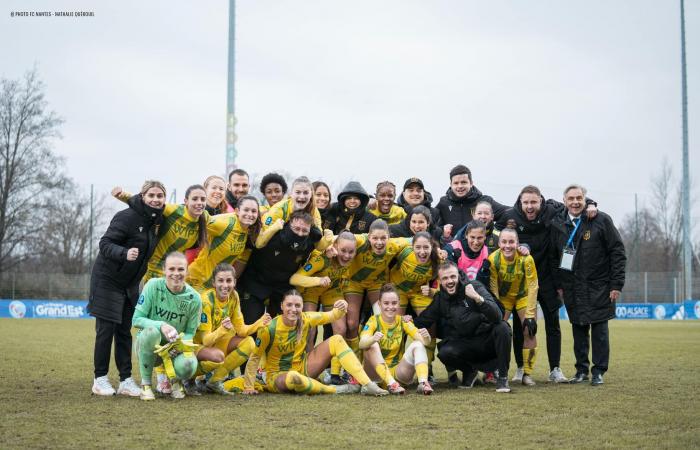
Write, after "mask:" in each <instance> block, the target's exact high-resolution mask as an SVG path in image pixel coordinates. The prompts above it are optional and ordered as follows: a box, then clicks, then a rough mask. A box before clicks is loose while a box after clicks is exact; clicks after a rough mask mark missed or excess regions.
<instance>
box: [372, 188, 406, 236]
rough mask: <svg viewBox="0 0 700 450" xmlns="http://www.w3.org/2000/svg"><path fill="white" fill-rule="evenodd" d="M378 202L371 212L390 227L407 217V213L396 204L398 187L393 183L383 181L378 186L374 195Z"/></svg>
mask: <svg viewBox="0 0 700 450" xmlns="http://www.w3.org/2000/svg"><path fill="white" fill-rule="evenodd" d="M374 197H375V198H376V200H375V201H374V202H372V201H370V205H372V203H374V204H373V205H372V206H371V208H370V210H369V212H371V213H372V214H374V215H375V216H376V217H378V218H380V219H383V220H384V221H385V222H386V223H388V224H389V226H391V225H394V224H397V223H401V221H402V220H403V219H404V218H405V217H406V211H404V209H403V208H402V207H400V206H399V205H397V204H396V203H394V200H395V199H396V186H395V185H394V183H392V182H391V181H382V182H380V183H378V184H377V191H376V192H375V194H374Z"/></svg>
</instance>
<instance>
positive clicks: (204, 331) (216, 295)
mask: <svg viewBox="0 0 700 450" xmlns="http://www.w3.org/2000/svg"><path fill="white" fill-rule="evenodd" d="M212 279H213V280H214V289H208V290H206V291H204V292H202V317H201V323H200V325H199V329H198V330H197V334H196V335H195V339H194V342H195V343H196V344H201V345H203V347H202V348H201V349H200V350H199V351H198V352H197V359H198V360H199V362H200V367H201V368H202V371H203V372H212V371H213V373H212V375H211V378H210V379H209V381H208V382H207V389H208V390H210V391H212V392H217V393H219V394H224V395H227V394H230V392H228V391H227V390H226V389H225V388H224V384H223V380H224V379H225V378H226V377H227V376H228V374H229V373H230V372H231V371H233V370H234V369H236V368H237V367H239V366H240V365H241V364H243V363H244V362H246V361H247V360H248V356H250V353H251V352H252V351H253V348H254V347H255V342H254V341H253V338H252V337H251V336H252V335H253V334H255V332H256V331H258V329H260V328H261V327H264V326H265V325H267V324H269V323H270V321H271V320H272V318H271V317H270V315H269V314H267V313H265V314H264V315H263V316H262V317H261V318H260V319H258V320H257V321H256V322H255V323H254V324H252V325H246V324H245V322H244V321H243V313H241V302H240V299H239V298H238V293H237V292H236V291H235V290H234V288H235V287H236V272H235V270H234V269H233V266H231V264H228V263H221V264H218V265H217V266H216V268H214V273H213V275H212Z"/></svg>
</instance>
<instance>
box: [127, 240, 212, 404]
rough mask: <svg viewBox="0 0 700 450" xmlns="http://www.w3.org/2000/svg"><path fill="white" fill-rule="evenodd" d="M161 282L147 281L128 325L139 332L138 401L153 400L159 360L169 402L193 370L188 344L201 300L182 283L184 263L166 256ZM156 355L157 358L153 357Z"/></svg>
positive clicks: (192, 348)
mask: <svg viewBox="0 0 700 450" xmlns="http://www.w3.org/2000/svg"><path fill="white" fill-rule="evenodd" d="M163 269H164V272H165V277H164V278H153V279H151V280H148V282H147V283H146V285H145V286H144V288H143V292H141V295H140V297H139V300H138V302H137V304H136V311H135V312H134V318H133V321H132V325H133V326H134V327H135V328H138V329H139V332H138V334H137V335H136V349H137V352H138V358H139V369H140V371H141V399H142V400H153V399H154V398H155V396H154V395H153V391H152V390H151V378H152V374H153V367H154V365H156V364H158V365H159V364H160V361H158V359H162V360H163V365H164V366H165V369H166V373H167V375H168V377H169V378H170V379H171V382H172V394H171V396H172V397H173V398H183V397H184V396H185V393H184V389H183V387H182V383H181V382H180V380H187V379H190V378H191V377H192V376H193V375H194V373H195V371H196V370H197V357H196V356H195V355H194V351H195V348H196V346H195V345H194V344H192V338H193V337H194V334H195V332H196V331H197V327H198V326H199V319H200V315H201V313H202V300H201V298H200V296H199V294H198V293H197V291H195V290H194V289H193V288H192V287H190V286H189V285H188V284H187V283H185V278H186V277H187V259H186V258H185V255H183V254H182V253H179V252H173V253H170V254H169V255H168V256H167V257H166V258H165V263H164V264H163ZM156 353H157V354H156Z"/></svg>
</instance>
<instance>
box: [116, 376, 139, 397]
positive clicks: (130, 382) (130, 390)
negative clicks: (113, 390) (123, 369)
mask: <svg viewBox="0 0 700 450" xmlns="http://www.w3.org/2000/svg"><path fill="white" fill-rule="evenodd" d="M117 394H119V395H128V396H129V397H138V396H140V395H141V388H140V387H139V385H138V384H136V382H135V381H134V379H133V378H131V377H129V378H127V379H126V380H124V381H122V382H121V383H119V388H118V389H117Z"/></svg>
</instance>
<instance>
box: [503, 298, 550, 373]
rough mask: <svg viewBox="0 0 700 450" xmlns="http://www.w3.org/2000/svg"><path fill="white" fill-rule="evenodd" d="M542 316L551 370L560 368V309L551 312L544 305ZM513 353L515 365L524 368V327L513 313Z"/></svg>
mask: <svg viewBox="0 0 700 450" xmlns="http://www.w3.org/2000/svg"><path fill="white" fill-rule="evenodd" d="M541 304H542V306H543V307H542V315H544V331H545V333H546V334H547V359H548V360H549V370H552V369H554V368H555V367H560V365H559V364H560V361H561V326H560V325H559V309H556V310H554V311H551V310H550V309H549V308H547V306H546V305H545V304H544V303H541ZM512 316H513V352H514V353H515V363H516V364H517V365H518V367H522V366H523V352H522V350H523V342H524V340H525V339H524V338H523V325H522V323H521V322H520V320H519V319H518V314H517V313H515V312H513V314H512Z"/></svg>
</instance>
